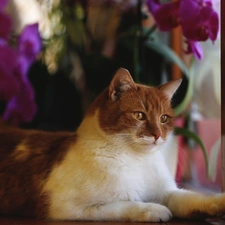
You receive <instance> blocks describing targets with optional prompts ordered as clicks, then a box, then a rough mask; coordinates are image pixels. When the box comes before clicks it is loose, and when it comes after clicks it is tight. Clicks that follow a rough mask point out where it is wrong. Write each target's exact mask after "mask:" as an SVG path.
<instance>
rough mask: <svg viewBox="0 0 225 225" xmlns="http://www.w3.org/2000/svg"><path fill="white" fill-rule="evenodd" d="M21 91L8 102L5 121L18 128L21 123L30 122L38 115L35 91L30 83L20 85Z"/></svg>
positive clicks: (4, 115) (4, 116)
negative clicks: (34, 97)
mask: <svg viewBox="0 0 225 225" xmlns="http://www.w3.org/2000/svg"><path fill="white" fill-rule="evenodd" d="M20 86H21V87H22V88H21V89H20V91H19V92H18V93H17V95H15V96H14V97H13V98H11V99H10V101H9V102H8V104H7V106H6V109H5V112H4V114H3V119H4V120H5V121H8V122H9V123H10V124H12V125H15V126H18V125H19V124H20V123H21V122H30V121H31V120H32V119H33V117H34V115H35V113H36V104H35V102H34V99H33V96H34V93H33V89H32V88H31V86H30V84H29V82H28V83H23V82H21V83H20Z"/></svg>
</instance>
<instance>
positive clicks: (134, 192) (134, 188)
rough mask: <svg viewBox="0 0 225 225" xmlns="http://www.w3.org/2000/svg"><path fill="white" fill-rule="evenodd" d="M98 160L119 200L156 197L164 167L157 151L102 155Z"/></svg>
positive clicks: (151, 198) (142, 199)
mask: <svg viewBox="0 0 225 225" xmlns="http://www.w3.org/2000/svg"><path fill="white" fill-rule="evenodd" d="M125 152H126V151H125ZM98 160H99V162H100V163H102V166H103V167H102V169H103V170H105V171H106V176H108V181H111V182H112V183H113V185H112V191H114V192H118V193H119V194H118V196H119V198H120V200H133V201H149V200H153V199H154V198H155V197H156V198H157V193H159V192H160V187H162V183H163V167H164V166H163V165H161V164H162V162H161V161H160V160H161V159H160V157H159V156H158V154H157V153H153V154H140V155H138V154H137V155H136V154H129V153H123V154H120V155H114V156H112V157H104V156H102V157H99V159H98ZM153 193H154V194H153ZM159 195H160V193H159Z"/></svg>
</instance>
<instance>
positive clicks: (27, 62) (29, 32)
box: [0, 0, 41, 125]
mask: <svg viewBox="0 0 225 225" xmlns="http://www.w3.org/2000/svg"><path fill="white" fill-rule="evenodd" d="M6 3H7V0H3V1H1V3H0V21H1V22H0V100H1V101H2V100H3V101H6V107H5V111H4V114H3V119H4V120H6V121H8V122H9V123H11V124H13V125H19V124H20V123H22V122H29V121H31V120H32V119H33V117H34V115H35V113H36V104H35V96H34V91H33V88H32V86H31V84H30V82H29V79H28V77H27V75H28V72H29V69H30V66H31V65H32V64H33V63H34V61H35V59H36V56H37V54H38V53H39V52H40V50H41V38H40V35H39V31H38V24H36V23H35V24H31V25H27V26H26V27H25V28H24V30H23V31H22V33H21V34H20V35H19V37H18V40H17V46H16V47H14V48H13V47H11V46H10V43H9V41H8V39H9V37H10V34H11V31H12V30H11V29H12V20H11V18H10V17H9V16H8V15H7V14H5V13H4V12H3V11H2V10H3V8H4V6H5V5H6ZM2 18H3V19H4V21H2V20H1V19H2Z"/></svg>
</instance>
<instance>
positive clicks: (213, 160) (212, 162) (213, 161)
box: [209, 138, 221, 182]
mask: <svg viewBox="0 0 225 225" xmlns="http://www.w3.org/2000/svg"><path fill="white" fill-rule="evenodd" d="M220 151H221V138H219V139H218V140H217V141H216V142H215V143H214V145H213V146H212V148H211V150H210V156H209V178H210V179H211V181H213V182H215V180H216V175H217V174H216V173H217V164H218V163H217V162H218V161H217V160H218V156H219V152H220Z"/></svg>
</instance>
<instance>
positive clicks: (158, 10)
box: [146, 0, 180, 31]
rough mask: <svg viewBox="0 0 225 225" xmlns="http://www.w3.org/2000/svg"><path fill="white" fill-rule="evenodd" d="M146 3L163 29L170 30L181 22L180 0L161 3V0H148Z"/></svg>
mask: <svg viewBox="0 0 225 225" xmlns="http://www.w3.org/2000/svg"><path fill="white" fill-rule="evenodd" d="M146 3H147V5H148V8H149V11H150V12H151V13H152V15H153V16H154V18H155V21H156V24H157V25H158V27H159V29H160V30H161V31H169V30H171V29H172V28H175V27H176V26H178V25H179V24H180V18H179V6H180V1H176V2H169V3H165V4H161V3H160V2H159V0H148V1H147V2H146Z"/></svg>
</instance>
